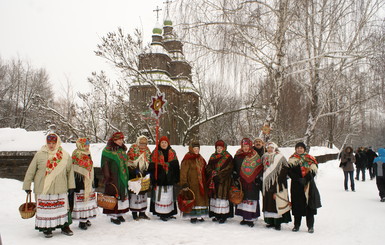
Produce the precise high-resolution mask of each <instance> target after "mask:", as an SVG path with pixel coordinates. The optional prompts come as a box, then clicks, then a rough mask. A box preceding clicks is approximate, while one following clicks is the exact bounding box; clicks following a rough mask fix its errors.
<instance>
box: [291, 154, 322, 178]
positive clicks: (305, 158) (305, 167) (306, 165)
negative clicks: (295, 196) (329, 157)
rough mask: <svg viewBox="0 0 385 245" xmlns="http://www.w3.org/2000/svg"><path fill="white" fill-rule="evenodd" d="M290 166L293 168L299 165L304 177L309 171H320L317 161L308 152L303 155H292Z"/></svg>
mask: <svg viewBox="0 0 385 245" xmlns="http://www.w3.org/2000/svg"><path fill="white" fill-rule="evenodd" d="M289 164H290V165H292V166H297V165H299V166H300V167H301V174H302V177H305V176H306V174H307V173H308V172H309V171H312V172H313V173H317V170H318V162H317V160H316V159H315V158H314V157H313V156H311V155H309V154H307V153H306V152H305V153H303V154H297V153H294V154H293V155H291V156H290V158H289Z"/></svg>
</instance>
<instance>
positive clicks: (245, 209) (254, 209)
mask: <svg viewBox="0 0 385 245" xmlns="http://www.w3.org/2000/svg"><path fill="white" fill-rule="evenodd" d="M235 215H239V216H242V218H243V220H245V221H255V220H257V218H258V217H259V216H260V211H259V201H258V200H243V202H242V203H240V204H238V205H237V206H236V209H235Z"/></svg>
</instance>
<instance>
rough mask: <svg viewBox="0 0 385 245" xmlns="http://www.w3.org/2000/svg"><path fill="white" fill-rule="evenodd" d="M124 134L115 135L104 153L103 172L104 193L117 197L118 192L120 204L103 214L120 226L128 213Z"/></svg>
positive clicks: (126, 159)
mask: <svg viewBox="0 0 385 245" xmlns="http://www.w3.org/2000/svg"><path fill="white" fill-rule="evenodd" d="M123 142H124V135H123V133H122V132H116V133H114V134H113V135H112V136H111V138H110V139H109V140H108V142H107V146H106V147H105V148H104V149H103V152H102V162H101V167H102V172H103V176H104V185H105V189H104V193H105V194H107V195H109V196H115V194H116V191H118V196H119V197H118V203H117V205H116V206H115V209H114V210H108V209H103V213H104V214H107V215H108V216H111V222H112V223H114V224H116V225H120V224H121V223H122V222H125V219H124V218H123V214H124V213H127V212H128V208H129V202H128V177H129V176H128V175H129V173H128V168H127V162H128V157H127V154H126V151H127V147H126V146H125V145H124V143H123Z"/></svg>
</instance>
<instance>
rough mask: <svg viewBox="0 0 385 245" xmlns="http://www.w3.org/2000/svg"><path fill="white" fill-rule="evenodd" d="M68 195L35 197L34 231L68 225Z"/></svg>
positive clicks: (41, 195)
mask: <svg viewBox="0 0 385 245" xmlns="http://www.w3.org/2000/svg"><path fill="white" fill-rule="evenodd" d="M68 207H69V206H68V194H67V193H64V194H39V195H37V208H36V220H35V226H36V229H47V228H58V227H62V226H63V225H64V224H65V223H68V218H69V217H68Z"/></svg>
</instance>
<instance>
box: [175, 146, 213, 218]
mask: <svg viewBox="0 0 385 245" xmlns="http://www.w3.org/2000/svg"><path fill="white" fill-rule="evenodd" d="M199 150H200V145H199V143H198V142H192V143H191V144H190V146H189V152H187V153H186V155H185V156H184V158H183V160H182V164H181V168H180V186H181V187H182V188H184V189H185V190H188V189H187V188H190V189H191V190H192V191H193V192H194V195H195V205H194V207H193V208H192V211H191V212H190V213H183V216H184V217H188V218H191V220H190V221H191V223H196V222H197V221H198V220H199V221H201V222H203V221H204V218H205V217H207V216H208V212H209V210H208V204H209V198H208V191H207V185H206V170H205V168H206V161H205V159H203V157H202V156H201V155H200V154H199Z"/></svg>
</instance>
